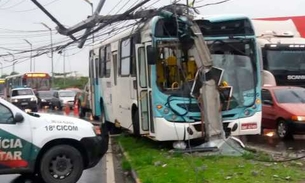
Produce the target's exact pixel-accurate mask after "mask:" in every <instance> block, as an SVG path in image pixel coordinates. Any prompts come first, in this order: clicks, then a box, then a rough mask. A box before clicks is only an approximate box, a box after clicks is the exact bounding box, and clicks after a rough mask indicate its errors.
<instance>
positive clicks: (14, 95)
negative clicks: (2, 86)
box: [7, 87, 38, 112]
mask: <svg viewBox="0 0 305 183" xmlns="http://www.w3.org/2000/svg"><path fill="white" fill-rule="evenodd" d="M7 97H8V99H9V101H10V102H11V103H12V104H14V105H15V106H17V107H19V108H20V109H23V110H31V111H33V112H37V111H38V98H37V97H36V95H35V93H34V91H33V89H32V88H26V87H20V88H13V89H12V90H11V92H10V94H9V95H8V96H7Z"/></svg>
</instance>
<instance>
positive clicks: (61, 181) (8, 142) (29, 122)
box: [0, 98, 109, 183]
mask: <svg viewBox="0 0 305 183" xmlns="http://www.w3.org/2000/svg"><path fill="white" fill-rule="evenodd" d="M101 128H102V129H101ZM101 132H102V133H101ZM107 134H108V133H107V130H106V129H104V126H103V127H94V126H93V125H92V124H91V123H89V122H87V121H84V120H81V119H78V118H73V117H67V116H60V115H53V114H44V113H41V114H40V113H26V112H24V111H22V110H21V109H19V108H18V107H16V106H15V105H13V104H11V103H9V102H7V101H5V100H3V99H1V98H0V137H1V138H0V174H11V173H12V174H16V173H20V174H28V173H30V174H38V175H39V176H41V178H42V179H43V180H44V181H45V182H47V183H75V182H77V180H78V179H79V178H80V176H81V175H82V172H83V170H84V169H87V168H91V167H93V166H95V165H96V164H97V163H98V162H99V161H100V159H101V158H102V156H103V155H104V154H105V153H106V151H107V149H108V138H109V137H108V135H107Z"/></svg>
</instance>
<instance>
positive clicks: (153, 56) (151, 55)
mask: <svg viewBox="0 0 305 183" xmlns="http://www.w3.org/2000/svg"><path fill="white" fill-rule="evenodd" d="M156 60H157V50H156V49H153V47H151V46H150V47H147V62H148V65H154V64H156Z"/></svg>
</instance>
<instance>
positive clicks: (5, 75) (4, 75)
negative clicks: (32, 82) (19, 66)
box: [1, 74, 9, 78]
mask: <svg viewBox="0 0 305 183" xmlns="http://www.w3.org/2000/svg"><path fill="white" fill-rule="evenodd" d="M7 76H9V75H8V74H2V76H1V78H6V77H7Z"/></svg>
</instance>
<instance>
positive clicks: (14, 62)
mask: <svg viewBox="0 0 305 183" xmlns="http://www.w3.org/2000/svg"><path fill="white" fill-rule="evenodd" d="M7 53H8V54H9V55H11V56H12V57H13V60H12V61H11V62H13V71H12V72H15V64H16V62H17V61H15V56H14V55H13V54H12V53H10V52H7Z"/></svg>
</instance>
